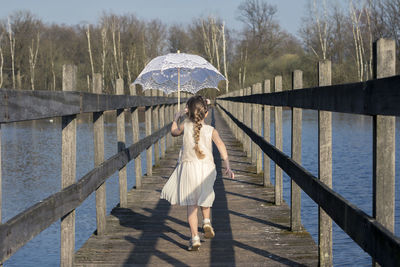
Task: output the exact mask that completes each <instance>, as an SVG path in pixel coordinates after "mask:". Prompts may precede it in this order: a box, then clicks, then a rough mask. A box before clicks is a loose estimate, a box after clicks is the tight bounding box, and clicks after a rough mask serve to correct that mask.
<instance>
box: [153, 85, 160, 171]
mask: <svg viewBox="0 0 400 267" xmlns="http://www.w3.org/2000/svg"><path fill="white" fill-rule="evenodd" d="M158 92H161V91H160V90H153V92H152V96H157V97H158ZM159 111H160V105H156V106H154V108H153V117H152V121H153V130H154V132H156V131H157V130H158V129H160V127H159V123H160V121H159V116H158V114H159ZM159 163H160V141H159V140H158V141H156V142H155V143H154V165H158V164H159Z"/></svg>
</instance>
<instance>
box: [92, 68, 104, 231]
mask: <svg viewBox="0 0 400 267" xmlns="http://www.w3.org/2000/svg"><path fill="white" fill-rule="evenodd" d="M102 84H103V82H102V77H101V74H99V73H95V75H94V77H93V93H95V94H101V93H102V91H103V85H102ZM93 140H94V167H97V166H100V165H101V164H102V163H103V162H104V114H103V112H94V113H93ZM96 225H97V234H98V235H102V234H103V233H104V229H105V227H106V184H105V183H103V184H100V185H99V187H98V188H97V189H96Z"/></svg>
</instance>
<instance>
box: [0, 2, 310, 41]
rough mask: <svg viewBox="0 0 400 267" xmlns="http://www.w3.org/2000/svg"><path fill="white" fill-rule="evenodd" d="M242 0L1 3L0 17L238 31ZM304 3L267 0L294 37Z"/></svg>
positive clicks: (68, 22) (71, 22)
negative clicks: (22, 13)
mask: <svg viewBox="0 0 400 267" xmlns="http://www.w3.org/2000/svg"><path fill="white" fill-rule="evenodd" d="M241 2H242V0H145V1H142V0H141V1H139V0H113V1H110V0H68V1H65V0H64V1H59V0H11V1H10V0H0V3H2V5H1V9H0V18H6V17H7V15H9V14H10V13H11V12H13V11H15V10H18V9H25V10H30V11H31V12H32V13H34V14H36V15H37V16H38V17H39V18H41V19H42V20H43V21H44V22H56V23H65V24H78V23H95V22H96V21H97V18H98V17H99V15H101V13H102V12H103V11H112V12H114V13H117V14H124V13H128V12H129V13H134V14H135V15H137V16H138V17H139V18H142V19H153V18H159V19H160V20H161V21H163V22H164V23H167V24H172V23H179V24H181V23H188V22H191V20H192V19H193V18H196V17H198V16H201V15H204V16H208V15H216V16H219V17H221V18H222V19H223V20H225V22H226V24H227V26H228V27H229V28H234V29H238V30H240V29H241V27H242V23H241V22H239V21H238V20H237V19H236V18H237V15H238V10H237V7H238V6H239V4H240V3H241ZM306 2H307V0H268V3H270V4H274V5H276V6H277V7H278V12H277V19H278V21H279V23H280V24H281V26H282V28H284V29H285V30H287V31H288V32H290V33H293V34H296V33H297V30H298V28H299V25H300V22H301V17H302V16H303V15H304V10H305V5H306Z"/></svg>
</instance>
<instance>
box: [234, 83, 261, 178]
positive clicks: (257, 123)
mask: <svg viewBox="0 0 400 267" xmlns="http://www.w3.org/2000/svg"><path fill="white" fill-rule="evenodd" d="M254 92H255V93H256V94H261V93H262V84H261V83H256V84H255V87H254ZM254 115H255V116H254V117H256V118H257V120H256V121H255V125H254V126H255V129H256V133H257V134H258V135H262V123H263V119H262V106H261V105H259V104H255V105H254ZM236 127H237V126H236ZM255 147H256V149H255V150H256V154H255V155H256V166H257V173H261V172H262V151H261V149H260V148H259V147H258V146H255Z"/></svg>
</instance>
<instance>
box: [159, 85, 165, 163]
mask: <svg viewBox="0 0 400 267" xmlns="http://www.w3.org/2000/svg"><path fill="white" fill-rule="evenodd" d="M158 96H164V93H163V92H162V91H158ZM159 112H160V128H164V126H165V105H160V110H159ZM160 146H161V158H164V157H165V136H163V137H161V140H160Z"/></svg>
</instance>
